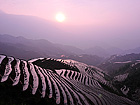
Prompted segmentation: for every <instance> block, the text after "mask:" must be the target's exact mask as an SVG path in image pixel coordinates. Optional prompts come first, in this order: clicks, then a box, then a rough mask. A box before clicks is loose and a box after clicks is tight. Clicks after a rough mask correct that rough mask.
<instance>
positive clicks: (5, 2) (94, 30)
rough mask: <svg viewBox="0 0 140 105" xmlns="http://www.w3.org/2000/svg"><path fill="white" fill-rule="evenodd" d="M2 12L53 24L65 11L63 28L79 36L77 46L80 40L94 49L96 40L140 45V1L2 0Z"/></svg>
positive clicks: (119, 45) (117, 45) (115, 43)
mask: <svg viewBox="0 0 140 105" xmlns="http://www.w3.org/2000/svg"><path fill="white" fill-rule="evenodd" d="M0 10H2V11H4V12H6V13H9V14H18V15H33V16H37V17H41V18H44V19H46V20H50V21H56V20H55V15H56V14H57V13H58V12H62V13H64V15H65V16H66V20H65V22H63V23H61V24H63V29H64V30H65V31H67V32H69V33H72V35H73V36H74V35H76V37H77V39H75V41H76V42H77V46H78V47H81V46H80V45H81V43H80V42H81V41H83V47H85V46H89V47H91V46H92V45H91V44H93V43H92V42H93V41H96V42H97V43H100V44H102V42H103V43H106V44H107V45H111V44H113V45H112V46H116V47H122V48H125V47H138V46H140V45H139V44H140V43H139V42H137V41H139V40H140V0H28V1H27V0H0ZM65 26H66V27H65ZM72 26H74V27H73V28H70V27H72ZM68 27H69V28H68ZM71 31H72V32H71ZM73 36H72V37H73ZM61 37H63V36H61ZM78 37H80V40H79V42H78ZM66 42H67V43H66ZM66 42H65V44H70V43H72V42H71V41H66ZM97 43H96V44H95V43H94V44H95V45H98V44H97ZM75 44H76V43H75ZM78 44H79V45H78ZM100 44H99V45H100Z"/></svg>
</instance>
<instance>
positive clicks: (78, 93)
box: [0, 55, 138, 105]
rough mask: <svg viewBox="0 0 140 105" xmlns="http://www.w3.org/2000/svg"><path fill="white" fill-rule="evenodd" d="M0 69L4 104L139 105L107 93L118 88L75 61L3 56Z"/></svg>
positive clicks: (100, 73) (95, 70)
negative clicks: (26, 59)
mask: <svg viewBox="0 0 140 105" xmlns="http://www.w3.org/2000/svg"><path fill="white" fill-rule="evenodd" d="M49 65H50V66H49ZM0 69H1V71H0V80H1V82H4V83H0V87H1V95H0V102H1V104H2V103H3V104H29V105H32V104H35V105H37V104H47V103H48V104H52V105H55V104H60V105H63V104H64V105H66V104H68V105H78V104H79V105H138V104H137V103H135V102H133V101H130V100H129V99H127V98H126V97H123V96H119V95H117V94H114V93H112V92H111V91H109V90H107V88H108V89H109V88H110V89H112V91H113V90H115V87H113V86H112V85H111V83H110V82H109V81H108V80H107V78H106V77H107V75H106V74H105V73H104V72H103V71H102V70H101V69H99V68H97V67H94V66H88V65H86V64H84V63H80V62H77V61H74V60H61V59H52V58H37V59H32V60H29V61H25V60H20V59H16V58H14V57H7V56H5V55H0ZM12 85H13V87H12ZM22 90H23V92H22ZM114 92H115V91H114ZM5 93H6V94H5ZM32 94H33V95H34V96H32ZM12 96H14V97H12ZM40 96H41V97H43V99H41V98H39V97H40ZM6 99H8V100H9V102H7V101H6Z"/></svg>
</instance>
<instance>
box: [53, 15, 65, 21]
mask: <svg viewBox="0 0 140 105" xmlns="http://www.w3.org/2000/svg"><path fill="white" fill-rule="evenodd" d="M55 18H56V20H57V21H58V22H63V21H64V20H65V15H64V14H63V13H57V14H56V17H55Z"/></svg>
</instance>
